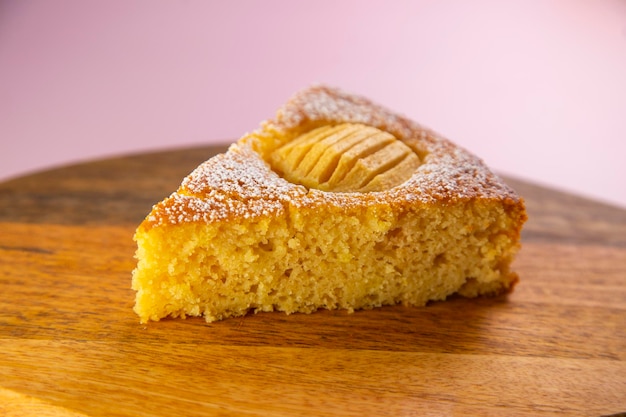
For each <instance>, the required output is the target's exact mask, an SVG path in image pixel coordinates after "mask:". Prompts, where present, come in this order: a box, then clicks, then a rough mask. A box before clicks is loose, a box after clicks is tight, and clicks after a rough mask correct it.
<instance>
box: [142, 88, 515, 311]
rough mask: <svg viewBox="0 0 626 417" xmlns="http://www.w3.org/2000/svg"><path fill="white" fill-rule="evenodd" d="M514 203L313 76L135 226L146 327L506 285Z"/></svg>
mask: <svg viewBox="0 0 626 417" xmlns="http://www.w3.org/2000/svg"><path fill="white" fill-rule="evenodd" d="M525 220H526V212H525V208H524V203H523V200H522V199H521V198H520V197H519V196H518V195H517V194H516V193H515V192H514V191H513V190H512V189H511V188H509V187H508V186H507V185H506V184H505V183H504V182H503V181H502V180H501V179H500V178H498V177H497V176H496V175H494V174H493V173H492V172H491V171H490V170H489V169H488V168H487V166H486V165H485V164H484V163H483V162H482V161H481V160H480V159H479V158H477V157H475V156H474V155H472V154H470V153H469V152H467V151H465V150H464V149H462V148H461V147H459V146H456V145H455V144H453V143H452V142H450V141H448V140H447V139H445V138H443V137H441V136H439V135H437V134H436V133H434V132H432V131H430V130H428V129H425V128H424V127H422V126H420V125H419V124H417V123H415V122H413V121H411V120H409V119H407V118H405V117H402V116H400V115H397V114H395V113H393V112H391V111H389V110H387V109H385V108H383V107H381V106H379V105H376V104H374V103H372V102H371V101H369V100H367V99H365V98H362V97H359V96H354V95H351V94H347V93H344V92H342V91H340V90H336V89H332V88H328V87H324V86H317V87H312V88H309V89H306V90H304V91H301V92H300V93H298V94H296V95H295V96H294V97H293V98H292V99H290V100H289V101H288V102H287V103H286V104H285V105H284V106H283V107H282V108H281V109H280V110H279V111H278V113H277V115H276V116H275V118H274V119H273V120H269V121H266V122H264V123H263V124H262V125H261V127H260V128H259V129H258V130H256V131H254V132H252V133H249V134H246V135H244V136H243V137H242V138H241V139H239V140H238V141H237V142H236V143H234V144H232V145H231V146H230V147H229V148H228V150H227V151H226V152H225V153H222V154H219V155H216V156H214V157H213V158H211V159H209V160H208V161H206V162H204V163H203V164H201V165H200V166H199V167H197V168H196V169H195V170H194V171H193V172H192V173H191V174H189V175H188V176H187V177H186V178H185V179H184V180H183V182H182V184H181V186H180V187H179V189H178V190H177V191H176V192H174V193H173V194H172V195H170V196H169V197H167V198H165V199H164V200H163V201H161V202H159V203H158V204H156V205H155V206H154V207H153V209H152V212H151V213H150V214H149V215H148V216H147V217H146V218H145V220H144V221H143V222H142V223H141V225H140V226H139V227H138V228H137V231H136V233H135V240H136V242H137V246H138V248H137V252H136V257H137V260H138V263H137V267H136V269H135V270H134V272H133V280H132V287H133V289H134V290H136V300H135V307H134V310H135V312H136V313H137V314H138V315H139V317H140V320H141V321H142V322H147V321H148V320H159V319H161V318H164V317H167V316H171V317H183V318H184V317H186V316H204V317H205V319H206V320H207V321H208V322H212V321H215V320H220V319H225V318H228V317H234V316H242V315H245V314H246V313H248V312H259V311H283V312H285V313H288V314H289V313H295V312H302V313H310V312H313V311H315V310H317V309H320V308H324V309H337V308H340V309H346V310H349V311H353V310H355V309H365V308H368V309H369V308H374V307H378V306H382V305H392V304H399V303H401V304H404V305H411V306H424V305H425V304H426V303H428V302H429V301H432V300H444V299H446V298H447V297H449V296H450V295H452V294H460V295H462V296H466V297H476V296H480V295H494V294H500V293H504V292H507V291H510V290H511V289H512V288H513V286H514V284H515V283H516V282H517V279H518V278H517V275H516V274H515V273H514V272H513V271H511V269H510V265H511V262H512V260H513V258H514V256H515V253H516V252H517V251H518V249H519V246H520V242H519V241H520V232H521V228H522V225H523V223H524V221H525Z"/></svg>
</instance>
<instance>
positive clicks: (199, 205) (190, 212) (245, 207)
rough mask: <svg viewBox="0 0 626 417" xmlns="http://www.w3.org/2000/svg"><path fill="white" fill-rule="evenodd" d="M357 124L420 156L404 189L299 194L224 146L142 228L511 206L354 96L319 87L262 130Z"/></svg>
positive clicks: (453, 155) (470, 165) (247, 155)
mask: <svg viewBox="0 0 626 417" xmlns="http://www.w3.org/2000/svg"><path fill="white" fill-rule="evenodd" d="M319 122H324V123H329V124H330V123H363V124H367V125H370V126H374V127H377V128H378V129H381V130H386V131H388V132H390V133H391V134H393V135H395V136H396V137H397V138H398V139H400V140H403V141H404V142H405V143H407V145H409V146H410V147H412V148H413V149H414V150H416V151H418V153H421V157H422V158H423V163H422V165H421V166H420V167H419V168H418V169H417V170H416V171H415V173H414V174H413V176H412V177H411V178H410V179H409V180H408V181H406V182H405V183H403V184H401V185H399V186H397V187H394V188H392V189H390V190H387V191H380V192H370V193H334V192H324V191H320V190H313V189H312V190H307V189H306V188H305V187H303V186H301V185H296V184H292V183H290V182H288V181H286V180H285V179H283V178H281V177H280V176H279V175H277V174H276V173H275V172H273V171H272V170H271V168H270V166H269V165H268V164H267V163H266V162H265V161H264V160H263V158H262V157H261V155H260V154H258V153H257V152H256V151H254V150H253V149H252V145H251V144H250V141H248V140H243V139H242V140H241V141H239V142H238V143H237V144H234V145H232V146H231V147H230V148H229V150H228V151H227V152H226V153H225V154H221V155H217V156H215V157H213V158H211V159H209V160H208V161H206V162H204V163H203V164H201V165H200V166H198V168H196V169H195V170H194V171H193V172H192V173H191V174H190V175H189V176H188V177H187V178H185V179H184V180H183V182H182V185H181V187H180V188H179V190H178V191H177V192H176V193H174V194H172V195H171V196H170V197H168V198H167V199H165V200H163V201H162V202H161V203H159V204H157V205H156V206H155V207H154V208H153V210H152V213H151V214H150V215H149V216H148V217H147V218H146V222H147V224H148V225H157V224H161V223H166V224H178V223H183V222H206V223H210V222H218V221H226V220H228V219H234V218H258V217H267V216H278V215H280V214H281V213H284V212H285V211H288V210H289V208H290V207H295V208H299V207H314V206H333V207H337V208H341V209H344V210H350V209H351V208H359V207H360V208H363V207H367V206H370V205H374V204H375V205H378V204H391V205H394V206H395V205H399V206H403V207H406V206H407V205H411V206H415V205H419V204H434V203H444V204H445V203H451V202H455V201H460V200H470V199H475V198H484V199H496V200H511V201H512V202H517V201H519V197H518V196H517V195H516V194H515V192H514V191H513V190H511V189H510V188H509V187H508V186H506V185H505V184H504V183H503V182H502V180H501V179H499V178H498V177H497V176H496V175H494V174H493V173H492V172H491V171H490V170H489V169H488V168H487V166H486V165H485V164H484V163H483V162H482V161H481V160H480V159H479V158H477V157H475V156H474V155H472V154H470V153H469V152H467V151H465V150H464V149H462V148H460V147H457V146H455V145H453V144H452V143H451V142H449V141H448V140H446V139H444V138H442V137H440V136H438V135H437V134H436V133H434V132H432V131H430V130H427V129H425V128H423V127H421V126H419V125H418V124H416V123H415V122H412V121H411V120H408V119H406V118H404V117H401V116H399V115H396V114H394V113H391V112H390V111H388V110H386V109H384V108H382V107H380V106H378V105H375V104H373V103H371V102H370V101H368V100H366V99H364V98H360V97H358V96H353V95H348V94H345V93H342V92H340V91H338V90H334V89H330V88H327V87H313V88H311V89H308V90H305V91H303V92H301V93H299V94H297V95H296V96H295V97H294V98H293V99H292V100H290V101H289V102H288V103H287V104H286V105H285V106H284V107H283V108H282V109H280V110H279V112H278V115H277V117H276V119H275V120H272V121H269V122H267V123H266V124H265V126H266V128H271V129H272V130H275V131H283V132H285V131H289V130H290V129H296V128H298V127H300V126H302V125H308V124H310V123H319Z"/></svg>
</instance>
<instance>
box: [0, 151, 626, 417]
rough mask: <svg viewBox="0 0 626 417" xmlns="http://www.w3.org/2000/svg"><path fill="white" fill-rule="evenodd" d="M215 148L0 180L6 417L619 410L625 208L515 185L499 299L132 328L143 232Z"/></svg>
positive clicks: (624, 395)
mask: <svg viewBox="0 0 626 417" xmlns="http://www.w3.org/2000/svg"><path fill="white" fill-rule="evenodd" d="M224 150H225V148H224V147H202V148H193V149H185V150H177V151H171V152H162V153H153V154H144V155H137V156H130V157H124V158H115V159H107V160H102V161H95V162H91V163H86V164H82V165H76V166H70V167H66V168H61V169H56V170H52V171H47V172H42V173H38V174H34V175H30V176H27V177H23V178H18V179H15V180H11V181H7V182H4V183H0V294H1V295H2V296H1V297H0V415H1V416H31V415H32V416H41V415H45V416H173V415H183V416H206V415H236V416H265V415H276V416H293V415H307V416H311V415H315V416H318V415H333V416H372V415H388V416H408V415H411V416H413V415H415V416H418V415H426V416H428V415H431V416H446V415H463V416H468V415H494V416H504V415H506V416H516V415H520V416H547V415H559V416H562V415H567V416H577V415H579V416H602V415H610V414H617V413H620V412H626V210H623V209H619V208H615V207H611V206H607V205H603V204H600V203H596V202H593V201H589V200H586V199H583V198H579V197H576V196H572V195H568V194H564V193H561V192H557V191H555V190H551V189H547V188H543V187H539V186H535V185H531V184H527V183H525V182H521V181H515V180H513V179H507V181H508V182H509V183H510V184H511V185H512V186H513V187H514V188H515V189H516V190H517V191H518V192H519V193H520V194H521V195H522V196H523V197H524V198H525V200H526V203H527V206H528V212H529V217H530V219H529V221H528V223H527V225H526V227H525V229H524V233H523V248H522V250H521V252H520V254H519V256H518V259H517V260H516V262H515V269H516V270H517V271H518V272H519V274H520V277H521V281H520V283H519V285H518V286H517V288H516V289H515V291H514V292H513V293H512V294H510V295H508V296H506V297H499V298H481V299H473V300H468V299H462V298H453V299H451V300H448V301H446V302H437V303H432V304H430V305H428V306H427V307H424V308H407V307H401V306H397V307H386V308H380V309H375V310H371V311H358V312H355V313H354V314H348V313H346V312H345V311H320V312H317V313H314V314H310V315H305V314H294V315H290V316H287V315H285V314H283V313H264V314H256V315H248V316H246V317H243V318H238V319H229V320H225V321H221V322H216V323H212V324H207V323H205V322H204V320H203V319H201V318H189V319H187V320H180V319H178V320H163V321H160V322H151V323H148V324H145V325H143V324H140V323H139V320H138V317H137V316H136V315H135V313H134V312H133V311H132V306H133V303H134V292H133V291H132V290H131V289H130V281H131V271H132V270H133V268H134V266H135V260H134V258H133V254H134V251H135V244H134V242H133V240H132V236H133V232H134V230H135V227H136V226H137V225H138V224H139V223H140V222H141V220H142V219H143V217H144V216H145V215H146V214H147V213H148V212H149V210H150V208H151V206H152V204H154V203H155V202H157V201H159V200H161V199H162V198H164V197H165V196H167V195H169V194H170V193H171V192H172V191H174V190H175V189H176V188H177V187H178V185H179V183H180V181H181V180H182V178H183V177H184V176H185V175H186V174H187V173H189V172H190V171H191V170H192V169H193V168H195V167H196V166H197V165H198V164H199V163H200V162H202V161H204V160H205V159H208V158H209V157H210V156H212V155H214V154H215V153H217V152H221V151H224Z"/></svg>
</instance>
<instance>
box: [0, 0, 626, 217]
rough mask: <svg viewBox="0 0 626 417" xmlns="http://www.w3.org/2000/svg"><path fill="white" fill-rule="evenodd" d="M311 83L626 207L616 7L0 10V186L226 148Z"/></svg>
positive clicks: (554, 0)
mask: <svg viewBox="0 0 626 417" xmlns="http://www.w3.org/2000/svg"><path fill="white" fill-rule="evenodd" d="M320 82H321V83H326V84H329V85H333V86H337V87H341V88H343V89H344V90H347V91H351V92H355V93H359V94H362V95H365V96H368V97H370V98H372V99H374V100H376V101H378V102H380V103H381V104H384V105H386V106H387V107H389V108H391V109H394V110H397V111H398V112H400V113H403V114H405V115H407V116H410V117H411V118H413V119H415V120H417V121H418V122H420V123H422V124H424V125H426V126H429V127H431V128H433V129H434V130H436V131H438V132H440V133H442V134H444V135H445V136H448V137H449V138H450V139H452V140H454V141H455V142H457V143H458V144H460V145H462V146H463V147H465V148H467V149H469V150H470V151H472V152H474V153H476V154H478V155H479V156H481V157H482V158H483V159H484V160H485V161H486V162H487V163H488V164H489V165H491V166H492V167H493V168H494V169H495V170H497V171H499V172H501V173H504V174H508V175H513V176H516V177H519V178H522V179H527V180H530V181H533V182H536V183H539V184H546V185H550V186H556V187H559V188H562V189H565V190H569V191H574V192H576V193H578V194H582V195H584V196H588V197H593V198H596V199H600V200H604V201H607V202H612V203H615V204H618V205H621V206H624V207H626V184H625V180H626V163H625V158H626V156H625V155H626V2H625V1H622V0H603V1H590V0H589V1H588V0H546V1H495V0H494V1H482V0H475V1H461V0H459V1H434V0H433V1H426V0H424V1H386V0H384V1H383V0H380V1H374V0H370V1H356V0H354V1H341V0H315V1H312V0H310V1H278V0H273V1H261V0H257V1H253V0H250V1H194V0H187V1H99V2H96V1H79V0H60V1H44V0H41V1H19V0H13V1H12V0H4V1H2V0H0V180H3V179H7V178H10V177H13V176H17V175H23V174H26V173H28V172H32V171H33V170H39V169H44V168H51V167H55V166H58V165H62V164H67V163H75V162H77V161H83V160H89V159H94V158H102V157H108V156H113V155H120V154H126V153H129V152H138V151H143V150H161V149H168V148H175V147H182V146H188V145H197V144H209V143H228V142H231V141H233V140H235V139H237V138H238V137H239V136H241V135H242V134H243V133H245V132H247V131H250V130H253V129H255V128H256V127H257V125H258V123H259V122H260V121H261V120H263V119H266V118H269V117H271V116H273V114H274V111H275V110H276V108H277V107H278V106H279V105H281V104H282V103H283V102H284V101H285V100H286V99H287V98H288V97H289V96H291V94H292V93H293V92H295V91H296V90H299V89H301V88H303V87H305V86H308V85H310V84H312V83H320Z"/></svg>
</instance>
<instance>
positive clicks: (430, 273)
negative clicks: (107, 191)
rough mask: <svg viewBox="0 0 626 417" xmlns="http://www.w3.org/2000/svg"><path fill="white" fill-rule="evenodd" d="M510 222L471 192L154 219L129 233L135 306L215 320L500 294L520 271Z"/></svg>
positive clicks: (153, 314) (144, 314)
mask: <svg viewBox="0 0 626 417" xmlns="http://www.w3.org/2000/svg"><path fill="white" fill-rule="evenodd" d="M515 221H517V219H516V216H511V215H510V213H507V212H506V211H505V209H504V208H503V207H502V205H501V204H498V203H496V202H490V201H473V202H467V203H465V204H454V205H451V206H449V207H441V206H440V205H436V206H421V207H419V209H418V210H413V209H408V210H403V211H394V210H392V209H391V208H390V207H388V206H370V207H367V208H355V209H352V210H349V211H348V212H346V210H345V209H344V210H342V209H335V210H331V211H330V212H329V211H324V212H320V211H319V210H314V209H307V208H299V207H292V208H291V209H290V210H289V211H287V212H285V214H284V215H283V216H279V217H273V218H265V219H262V220H261V221H258V220H256V219H241V221H238V222H237V223H236V224H233V223H231V222H229V223H216V224H209V225H207V224H202V223H184V224H180V225H177V226H176V227H157V228H152V229H150V230H148V231H147V232H145V233H138V235H137V240H138V246H139V251H138V258H139V266H138V270H137V272H136V274H135V277H134V287H135V289H137V290H138V291H139V292H138V294H137V305H136V311H137V313H138V314H139V316H140V317H141V318H142V320H144V321H145V320H148V319H152V320H158V319H159V318H161V317H165V316H168V315H171V316H174V317H176V316H181V317H184V316H186V315H192V316H197V315H204V316H205V318H206V319H207V321H213V320H218V319H222V318H226V317H231V316H240V315H243V314H246V313H247V312H248V311H249V310H253V311H271V310H279V311H284V312H286V313H293V312H311V311H314V310H316V309H318V308H329V309H334V308H343V309H348V310H352V309H360V308H372V307H376V306H381V305H389V304H397V303H403V304H407V305H416V306H421V305H425V304H426V303H427V302H428V301H429V300H442V299H445V298H446V297H447V296H449V295H450V294H453V293H455V292H458V293H460V294H462V295H466V296H470V297H472V296H476V295H479V294H490V293H499V292H502V291H503V290H506V289H508V287H509V286H510V285H512V284H513V283H514V282H515V280H516V275H515V274H513V273H511V272H510V271H509V263H510V261H511V259H512V257H513V256H514V253H515V252H516V250H517V243H516V242H517V237H516V236H515V233H514V232H513V235H511V233H512V232H511V230H512V229H514V228H515V227H514V226H515V225H514V223H515ZM172 253H175V254H176V256H171V254H172Z"/></svg>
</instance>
